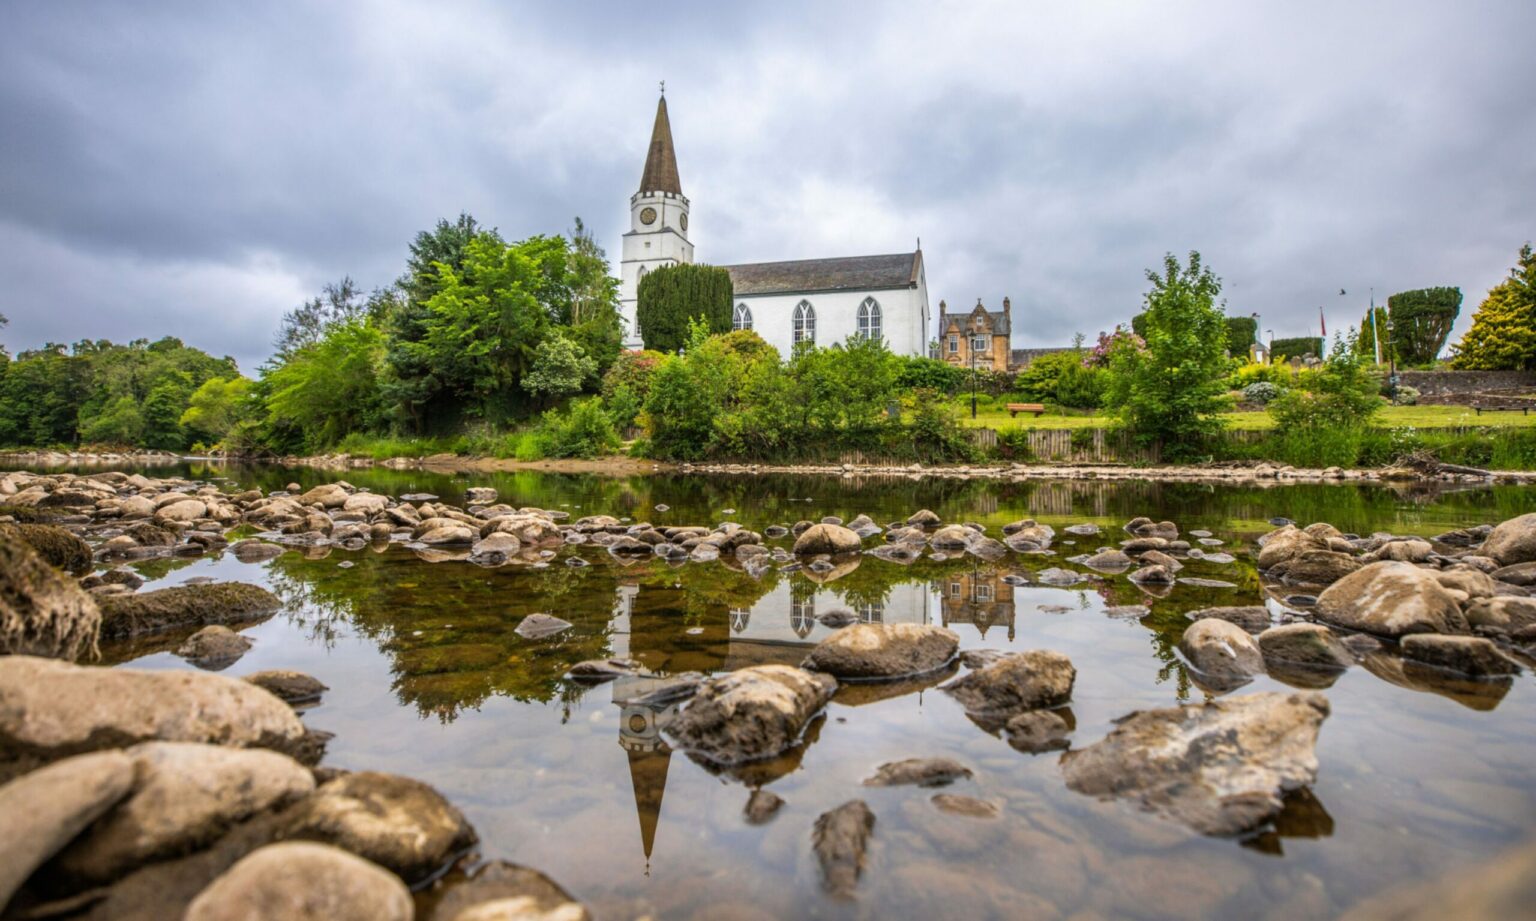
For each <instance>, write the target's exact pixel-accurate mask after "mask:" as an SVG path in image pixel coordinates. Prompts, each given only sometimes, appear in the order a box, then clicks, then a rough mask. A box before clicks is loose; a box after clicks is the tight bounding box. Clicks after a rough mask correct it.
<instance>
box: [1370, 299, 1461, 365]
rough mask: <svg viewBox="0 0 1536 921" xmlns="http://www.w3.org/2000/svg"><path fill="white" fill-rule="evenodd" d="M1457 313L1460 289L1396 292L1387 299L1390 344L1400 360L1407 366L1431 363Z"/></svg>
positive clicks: (1459, 310)
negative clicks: (1390, 326) (1390, 324)
mask: <svg viewBox="0 0 1536 921" xmlns="http://www.w3.org/2000/svg"><path fill="white" fill-rule="evenodd" d="M1460 313H1461V289H1460V288H1421V289H1419V290H1416V291H1399V292H1398V293H1397V294H1394V295H1392V296H1391V297H1389V298H1387V315H1388V316H1389V317H1391V319H1392V344H1393V346H1394V347H1395V349H1396V351H1397V354H1398V356H1399V358H1400V360H1401V361H1403V362H1404V363H1406V364H1410V365H1427V364H1431V363H1432V362H1434V360H1435V359H1436V358H1438V357H1439V356H1440V350H1441V349H1443V348H1445V340H1446V337H1447V336H1449V335H1450V334H1451V326H1452V325H1453V324H1455V322H1456V317H1457V315H1458V314H1460Z"/></svg>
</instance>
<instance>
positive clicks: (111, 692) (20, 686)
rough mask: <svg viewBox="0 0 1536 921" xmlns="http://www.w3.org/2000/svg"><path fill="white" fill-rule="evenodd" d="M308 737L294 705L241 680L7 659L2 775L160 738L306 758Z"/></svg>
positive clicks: (3, 666)
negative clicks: (19, 766) (10, 764)
mask: <svg viewBox="0 0 1536 921" xmlns="http://www.w3.org/2000/svg"><path fill="white" fill-rule="evenodd" d="M305 736H306V734H305V730H304V724H303V723H301V722H299V718H298V717H297V716H295V715H294V712H293V709H292V708H291V707H289V706H288V705H287V704H285V703H283V702H282V701H280V700H278V699H277V698H276V697H273V696H272V695H271V694H268V693H267V692H266V691H263V690H262V689H261V688H258V687H255V686H254V685H250V684H247V683H245V682H244V681H240V680H238V679H235V678H225V677H223V676H221V675H210V674H206V673H204V672H192V671H186V670H177V671H141V670H139V669H130V668H110V669H109V668H90V667H84V666H78V665H70V664H67V663H64V662H57V661H54V660H52V659H40V658H35V657H32V656H4V657H0V771H3V769H4V764H3V761H4V760H6V759H10V760H13V761H21V762H30V763H37V762H47V761H55V760H57V759H59V758H65V757H68V756H70V755H75V754H80V753H81V752H88V751H96V750H99V749H103V748H116V747H120V746H124V745H132V744H134V743H137V742H150V741H157V740H158V741H167V742H209V743H213V744H217V745H228V746H232V747H235V748H270V749H273V750H275V751H281V752H285V753H288V754H297V753H300V752H304V751H307V750H308V747H309V744H310V743H309V742H308V740H307V739H306V737H305Z"/></svg>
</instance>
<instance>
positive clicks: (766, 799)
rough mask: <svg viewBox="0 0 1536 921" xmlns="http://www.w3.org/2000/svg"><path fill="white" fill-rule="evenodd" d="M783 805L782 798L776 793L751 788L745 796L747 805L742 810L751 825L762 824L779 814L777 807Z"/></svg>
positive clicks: (779, 807)
mask: <svg viewBox="0 0 1536 921" xmlns="http://www.w3.org/2000/svg"><path fill="white" fill-rule="evenodd" d="M783 806H784V800H783V799H782V798H781V797H779V796H778V794H775V793H770V792H769V791H767V790H753V791H752V795H751V796H749V797H747V807H746V809H745V810H743V812H744V814H745V815H746V817H747V822H749V823H750V824H752V825H762V824H764V823H766V822H768V820H770V819H772V818H773V817H774V816H776V815H778V814H779V809H781V808H782V807H783Z"/></svg>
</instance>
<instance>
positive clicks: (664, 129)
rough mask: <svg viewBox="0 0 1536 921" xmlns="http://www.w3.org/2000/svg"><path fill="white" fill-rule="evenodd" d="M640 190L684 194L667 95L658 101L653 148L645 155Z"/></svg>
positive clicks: (652, 134) (653, 130) (652, 141)
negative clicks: (669, 118) (673, 146)
mask: <svg viewBox="0 0 1536 921" xmlns="http://www.w3.org/2000/svg"><path fill="white" fill-rule="evenodd" d="M640 192H641V193H642V194H643V193H645V192H671V193H672V194H673V195H681V194H683V183H682V181H681V180H680V179H678V178H677V152H676V151H675V150H673V149H672V123H671V122H670V121H669V120H668V119H667V97H666V96H665V95H663V96H662V97H661V100H660V101H659V102H657V103H656V124H655V126H654V127H652V128H651V149H650V152H648V153H647V154H646V155H645V172H644V173H643V174H641V176H640Z"/></svg>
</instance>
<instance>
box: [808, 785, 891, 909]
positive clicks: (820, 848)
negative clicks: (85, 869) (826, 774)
mask: <svg viewBox="0 0 1536 921" xmlns="http://www.w3.org/2000/svg"><path fill="white" fill-rule="evenodd" d="M874 830H875V814H874V813H873V812H871V811H870V809H869V806H868V805H867V804H865V802H864V801H863V800H857V799H856V800H852V801H851V802H847V803H844V804H843V805H841V806H839V807H837V808H836V809H833V810H831V811H830V812H824V813H822V814H821V815H820V816H819V817H818V818H817V819H816V825H815V827H814V828H813V829H812V832H811V847H812V850H814V851H815V853H816V860H817V862H818V863H820V864H821V884H822V888H824V889H825V890H826V891H827V893H828V894H829V895H832V896H835V897H837V898H843V899H846V898H851V897H852V896H853V892H854V889H855V888H857V887H858V884H859V876H860V874H862V873H863V872H864V854H865V851H866V850H867V849H868V847H869V836H870V835H871V834H873V833H874Z"/></svg>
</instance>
